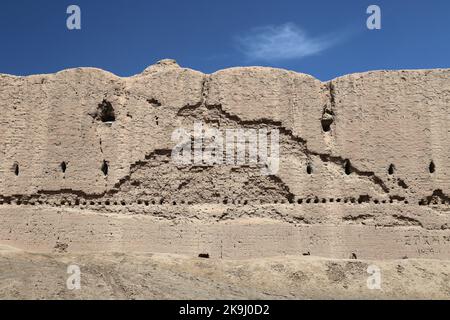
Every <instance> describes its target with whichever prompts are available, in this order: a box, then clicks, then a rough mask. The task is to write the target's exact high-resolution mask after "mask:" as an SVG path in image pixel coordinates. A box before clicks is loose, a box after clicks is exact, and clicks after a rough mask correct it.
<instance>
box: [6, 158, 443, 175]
mask: <svg viewBox="0 0 450 320" xmlns="http://www.w3.org/2000/svg"><path fill="white" fill-rule="evenodd" d="M60 167H61V171H62V172H63V173H65V172H66V170H67V163H66V162H62V163H61V165H60ZM344 169H345V174H346V175H350V174H351V173H352V166H351V163H350V160H345V163H344ZM101 170H102V172H103V174H104V175H105V176H107V175H108V170H109V164H108V161H106V160H105V161H103V163H102V166H101ZM13 171H14V174H15V175H16V176H18V175H19V164H18V163H15V164H14V166H13ZM428 171H429V172H430V173H434V172H435V171H436V165H435V164H434V162H433V161H431V163H430V165H429V167H428ZM306 172H307V173H308V174H312V173H313V167H312V165H311V164H308V165H307V166H306ZM394 172H395V166H394V165H393V164H391V165H390V166H389V168H388V173H389V175H393V174H394Z"/></svg>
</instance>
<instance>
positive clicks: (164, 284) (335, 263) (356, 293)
mask: <svg viewBox="0 0 450 320" xmlns="http://www.w3.org/2000/svg"><path fill="white" fill-rule="evenodd" d="M69 265H77V266H79V267H80V271H81V288H80V290H68V289H67V287H66V280H67V277H68V274H67V267H68V266H69ZM370 265H376V266H378V267H379V268H380V270H381V272H382V273H381V274H382V277H381V281H382V282H381V289H380V290H376V289H375V290H371V289H368V287H367V278H368V276H369V274H368V273H367V268H368V266H370ZM0 269H1V270H4V271H3V272H2V273H0V283H1V285H0V296H1V297H2V298H6V299H262V300H264V299H450V276H449V274H450V262H449V261H437V260H392V261H365V260H358V261H356V260H341V259H340V260H333V259H321V258H315V257H312V256H308V257H292V256H285V257H274V258H265V259H247V260H239V261H234V260H222V259H200V258H189V257H186V256H179V255H168V254H132V253H89V254H46V255H42V254H31V253H26V252H22V251H17V250H16V251H15V250H13V249H12V248H3V251H2V250H0Z"/></svg>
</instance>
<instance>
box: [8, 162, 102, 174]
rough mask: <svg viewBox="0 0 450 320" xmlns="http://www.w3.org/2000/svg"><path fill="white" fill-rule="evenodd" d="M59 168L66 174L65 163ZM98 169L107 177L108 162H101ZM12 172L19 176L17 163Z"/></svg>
mask: <svg viewBox="0 0 450 320" xmlns="http://www.w3.org/2000/svg"><path fill="white" fill-rule="evenodd" d="M60 168H61V171H62V172H63V173H66V170H67V163H66V162H64V161H63V162H61V164H60ZM100 169H101V170H102V172H103V174H104V175H105V176H107V175H108V171H109V165H108V161H106V160H105V161H103V163H102V166H101V168H100ZM13 172H14V174H15V175H16V176H19V173H20V170H19V164H18V163H14V165H13Z"/></svg>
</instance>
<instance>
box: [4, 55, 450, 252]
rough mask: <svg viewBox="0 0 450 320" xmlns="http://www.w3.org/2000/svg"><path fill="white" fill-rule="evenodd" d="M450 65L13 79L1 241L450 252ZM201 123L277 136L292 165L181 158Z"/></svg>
mask: <svg viewBox="0 0 450 320" xmlns="http://www.w3.org/2000/svg"><path fill="white" fill-rule="evenodd" d="M449 73H450V71H449V70H428V71H425V70H422V71H376V72H368V73H363V74H353V75H348V76H344V77H340V78H337V79H334V80H332V81H330V82H326V83H322V82H320V81H319V80H317V79H314V78H313V77H311V76H308V75H303V74H299V73H295V72H291V71H286V70H279V69H272V68H259V67H250V68H232V69H227V70H222V71H219V72H216V73H214V74H211V75H205V74H203V73H200V72H198V71H194V70H190V69H186V68H181V67H179V66H178V65H177V64H176V63H175V62H174V61H171V60H163V61H161V62H159V63H157V64H156V65H153V66H150V67H149V68H147V69H146V70H145V71H144V72H143V73H142V74H139V75H136V76H133V77H129V78H120V77H117V76H115V75H113V74H111V73H108V72H105V71H102V70H98V69H92V68H81V69H71V70H66V71H62V72H58V73H56V74H52V75H35V76H29V77H14V76H8V75H0V88H1V90H0V110H1V112H0V222H1V223H0V226H1V227H0V244H1V243H6V244H8V245H13V246H18V247H21V248H35V249H36V250H44V251H45V250H56V249H58V248H59V246H60V243H62V242H64V243H63V244H64V246H65V247H67V248H69V249H68V250H69V251H70V250H75V251H76V250H78V251H83V250H88V251H89V250H96V249H98V248H102V247H107V246H109V247H108V248H109V249H110V250H120V249H121V248H122V249H123V250H133V248H136V250H144V251H146V250H150V251H160V252H166V251H167V252H175V253H183V252H185V253H189V254H191V253H195V252H198V251H199V250H203V249H204V250H205V251H209V252H210V253H211V254H212V255H213V256H216V257H217V256H220V255H222V256H223V257H233V258H236V257H246V256H251V257H254V256H270V255H278V254H302V253H304V252H303V251H306V252H308V251H311V252H312V254H316V255H324V256H332V257H340V258H342V257H348V256H349V255H350V254H352V253H357V255H358V257H360V256H361V257H366V258H377V257H380V258H401V257H403V256H405V255H406V256H409V257H429V258H448V253H449V252H450V247H449V239H450V238H449V235H448V232H449V228H450V227H449V226H450V216H449V214H448V213H449V210H450V209H449V205H450V197H449V193H450V190H449V189H450V181H449V175H450V170H449V169H450V168H449V166H450V164H449V163H448V159H449V156H450V148H449V147H448V140H449V132H450V131H449V129H448V125H447V124H448V121H449V120H450V112H449V109H448V106H449V103H450V78H449ZM198 122H201V123H204V124H205V125H206V126H209V127H213V128H217V129H219V130H221V132H224V130H226V129H243V130H249V129H266V130H269V131H270V130H278V132H279V145H280V159H279V160H280V163H279V171H278V172H276V173H274V174H272V175H263V174H261V167H260V166H258V165H237V164H222V165H212V166H211V165H210V166H202V165H193V164H185V165H181V164H177V163H175V162H174V161H173V160H172V157H171V153H172V150H173V147H174V146H175V144H176V142H175V141H172V133H173V132H174V130H176V129H178V128H184V129H186V130H191V129H192V128H193V126H194V124H195V123H198ZM130 215H131V216H133V215H136V216H138V217H142V220H139V219H138V220H139V221H137V220H134V219H130ZM122 216H123V219H122ZM253 218H255V219H256V218H257V219H256V220H255V221H253V222H251V223H250V225H249V226H248V227H247V226H246V227H242V223H244V224H246V223H247V222H245V221H246V220H245V219H253ZM267 221H269V222H268V225H267V224H265V223H266V222H267ZM105 224H107V225H105ZM202 225H204V226H203V227H202V229H201V232H199V231H198V230H199V227H200V226H202ZM236 226H238V228H237V229H235V227H236ZM102 228H104V231H102ZM236 230H238V231H236ZM147 233H148V234H149V235H148V236H147ZM183 233H185V234H186V237H187V238H183V237H184V236H183V235H181V236H180V234H183ZM244 233H245V234H247V233H248V234H247V235H246V236H245V237H244V238H243V239H242V241H241V242H240V243H239V244H236V243H235V242H234V239H235V238H237V237H239V234H244ZM217 234H220V235H221V236H220V237H216V235H217ZM63 235H64V236H63ZM172 236H174V237H178V238H177V240H173V241H167V239H168V238H170V237H172ZM318 238H320V239H322V240H321V242H320V243H317V242H316V240H317V239H318ZM411 239H419V240H417V241H419V242H417V241H416V240H414V241H416V242H414V241H412V240H411ZM63 240H64V241H63ZM144 240H145V243H144V242H143V241H144ZM35 242H36V245H33V243H35ZM148 243H152V245H149V244H148ZM261 243H263V245H260V244H261ZM270 243H276V244H274V245H270ZM107 244H108V245H107ZM385 247H388V249H383V248H385ZM54 248H56V249H54ZM223 248H227V249H226V250H225V251H223V250H224V249H223ZM243 248H245V249H243ZM58 250H59V249H58Z"/></svg>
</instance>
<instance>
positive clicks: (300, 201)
mask: <svg viewBox="0 0 450 320" xmlns="http://www.w3.org/2000/svg"><path fill="white" fill-rule="evenodd" d="M395 202H397V203H404V204H409V202H408V200H392V199H390V200H377V199H375V200H370V201H367V200H359V199H355V198H351V199H341V198H336V199H334V198H330V199H318V198H315V199H311V198H307V199H297V200H296V201H286V200H280V201H274V202H273V203H265V204H286V203H290V204H320V203H351V204H356V203H357V204H368V203H374V204H387V203H395ZM11 203H13V204H16V205H22V204H23V205H32V206H34V205H36V204H38V205H43V204H46V205H62V206H64V205H68V206H72V202H71V201H65V200H62V201H60V202H51V201H35V202H33V201H0V205H2V204H8V205H10V204H11ZM441 203H442V204H450V201H445V200H442V201H441ZM133 204H138V205H146V206H149V205H164V204H171V205H174V206H175V205H177V204H181V205H185V204H188V205H192V204H193V203H192V202H190V201H188V202H186V201H184V200H182V201H180V202H179V203H178V202H176V201H172V202H167V201H163V200H159V201H156V200H153V201H147V200H138V201H137V202H129V203H127V202H126V201H104V202H102V201H79V200H75V201H74V206H80V205H83V206H88V205H91V206H95V205H99V206H101V205H106V206H109V205H114V206H126V205H133ZM223 204H243V205H248V204H249V201H248V200H242V201H241V200H223ZM418 204H419V205H430V204H437V203H433V202H432V201H425V200H420V201H419V203H418Z"/></svg>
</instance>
